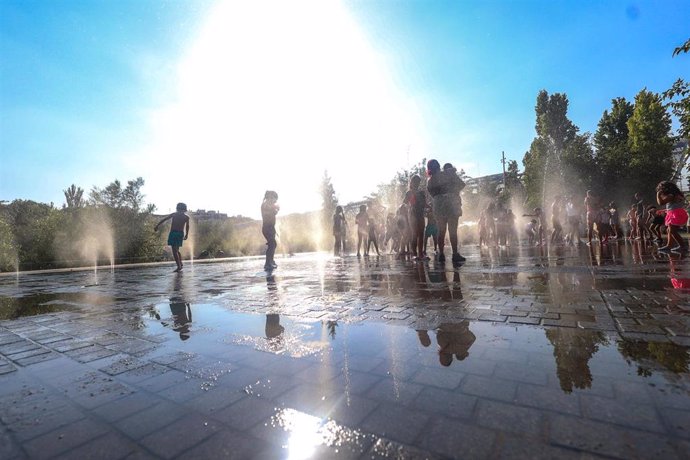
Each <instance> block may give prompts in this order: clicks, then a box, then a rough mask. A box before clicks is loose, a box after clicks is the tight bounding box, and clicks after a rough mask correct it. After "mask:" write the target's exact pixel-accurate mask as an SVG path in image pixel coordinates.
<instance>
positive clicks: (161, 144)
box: [133, 1, 425, 217]
mask: <svg viewBox="0 0 690 460" xmlns="http://www.w3.org/2000/svg"><path fill="white" fill-rule="evenodd" d="M176 82H177V87H176V95H175V96H176V97H175V102H174V103H173V104H171V105H169V106H166V107H161V108H159V109H158V110H156V111H154V112H153V113H152V114H151V117H150V120H151V126H152V137H151V142H150V144H149V145H148V146H147V147H146V148H145V149H144V150H143V151H142V152H137V155H136V157H135V160H133V161H136V162H137V165H138V167H139V168H140V169H141V167H142V162H143V167H144V171H146V174H147V176H145V178H146V179H147V191H148V199H149V200H150V201H151V202H154V203H157V204H158V205H159V207H160V208H161V210H162V211H164V210H167V206H173V205H174V203H175V202H177V201H186V202H187V203H188V204H189V206H190V209H198V208H206V209H219V210H221V211H223V212H227V213H229V214H232V215H234V214H244V215H249V216H253V217H256V216H257V215H258V206H259V203H260V202H261V199H262V197H263V192H264V191H265V190H267V189H273V190H276V191H278V193H279V194H280V202H281V207H282V210H283V212H286V213H288V212H294V211H305V210H311V209H318V208H319V207H320V197H319V195H318V192H317V190H318V185H319V183H320V180H321V178H322V176H323V172H324V170H328V173H329V175H330V176H331V177H332V181H333V185H334V187H335V189H336V192H337V193H338V195H339V198H340V201H341V202H347V201H351V200H357V199H360V198H361V197H362V196H364V195H366V194H368V193H370V192H372V191H374V188H375V186H376V184H378V183H380V182H383V181H387V180H389V179H390V178H391V177H392V176H393V174H394V173H395V171H396V170H398V169H400V168H401V167H404V166H407V162H408V160H409V159H410V158H412V159H417V157H420V158H421V155H423V152H424V149H425V147H424V145H423V141H422V137H421V135H420V133H421V132H422V128H421V124H420V122H419V120H417V119H416V118H417V114H416V113H415V111H414V105H413V101H409V100H406V99H405V98H403V97H401V95H400V94H399V93H398V92H397V90H396V87H395V85H394V83H393V82H392V80H391V79H390V77H389V76H388V73H387V72H386V69H385V67H384V65H383V59H381V57H380V56H378V55H377V53H376V52H375V50H374V49H373V48H372V47H371V46H370V45H369V43H368V42H367V40H366V38H365V36H364V34H363V33H362V32H361V30H360V29H359V28H358V25H357V24H356V23H355V21H354V20H353V18H352V17H351V15H350V13H349V12H348V11H347V9H346V7H345V6H344V5H342V4H340V3H337V2H333V1H313V2H312V1H308V2H307V1H296V2H295V1H290V2H285V1H275V2H273V1H271V2H265V1H258V2H246V1H228V2H222V3H219V4H218V5H217V6H216V7H215V8H214V9H213V11H212V12H211V14H210V15H209V17H208V19H207V21H206V23H205V24H204V26H203V27H202V28H201V30H200V33H199V35H198V36H197V37H196V39H195V41H194V42H193V43H192V44H191V46H190V47H189V48H188V49H187V52H186V53H185V55H184V56H183V58H182V59H181V61H180V62H179V65H178V66H177V75H176ZM409 150H411V151H412V153H409Z"/></svg>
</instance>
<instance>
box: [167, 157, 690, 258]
mask: <svg viewBox="0 0 690 460" xmlns="http://www.w3.org/2000/svg"><path fill="white" fill-rule="evenodd" d="M427 176H428V180H427V186H426V191H424V190H422V188H421V184H422V179H421V177H420V176H419V175H414V176H412V178H411V179H410V182H409V189H408V190H407V192H406V193H405V195H404V197H402V203H401V204H400V205H399V206H398V208H397V211H396V214H395V216H393V215H392V214H389V215H388V219H387V222H386V225H385V226H384V225H383V224H379V223H377V221H376V219H375V218H373V217H372V216H370V215H369V214H368V212H367V206H366V205H361V206H360V208H359V213H358V214H357V215H356V216H355V224H356V226H357V256H361V251H362V250H363V252H364V255H365V256H368V255H369V251H370V250H371V246H372V245H373V247H374V250H376V253H377V254H380V248H379V242H382V243H383V248H386V247H387V246H388V244H389V242H391V250H392V251H395V252H397V253H398V254H400V255H402V256H407V255H409V256H412V257H414V258H415V260H418V261H424V260H429V259H430V258H429V257H428V256H427V252H426V250H427V242H428V240H429V238H432V239H433V242H434V249H435V251H436V258H437V260H438V261H439V262H445V260H446V258H445V252H444V250H445V241H446V234H448V239H449V240H450V245H451V259H452V262H453V265H459V264H461V263H462V262H463V261H464V260H465V257H463V256H462V255H461V254H460V253H459V252H458V248H459V242H458V221H459V218H460V216H462V198H461V196H460V192H461V191H462V189H463V188H464V187H465V183H464V182H463V181H462V179H461V178H460V177H459V176H458V174H457V170H456V169H455V168H454V167H453V165H452V164H450V163H446V164H445V165H444V166H443V168H441V165H440V163H439V162H438V161H437V160H429V162H428V163H427ZM427 196H429V197H430V198H431V199H430V200H428V199H427ZM686 206H687V205H686V202H685V196H684V195H683V193H682V192H681V191H680V189H679V188H678V186H677V185H676V184H674V183H672V182H669V181H663V182H660V183H659V184H658V185H657V187H656V204H645V203H644V200H643V198H642V196H641V195H640V194H639V193H636V194H635V196H634V199H633V203H632V204H631V206H630V208H629V210H628V211H627V214H626V218H627V222H628V228H629V230H628V233H627V236H626V234H625V233H624V231H623V228H622V226H621V218H620V215H619V212H618V207H617V205H616V203H615V202H609V203H606V202H605V201H604V200H603V199H601V198H600V197H598V196H597V195H596V194H595V193H593V192H592V191H591V190H589V191H587V194H586V196H585V198H584V202H583V208H582V210H583V212H581V211H580V208H579V207H578V206H577V205H576V204H575V202H574V201H573V199H572V197H568V198H566V197H563V196H556V197H554V200H553V203H552V204H551V227H552V229H551V233H550V236H549V237H548V240H549V241H550V242H551V244H561V243H566V244H570V245H580V244H581V240H580V225H581V223H582V219H581V217H582V216H583V215H584V223H585V225H586V237H587V244H588V245H591V244H592V240H593V239H594V238H596V239H598V240H599V243H600V244H605V243H606V242H607V241H608V240H610V239H621V238H626V237H627V238H629V239H631V240H642V241H650V242H655V243H657V244H659V246H660V247H659V249H658V250H659V252H671V251H673V252H682V251H686V250H687V242H686V241H685V240H684V239H683V237H682V236H681V235H680V229H681V227H683V226H687V225H688V213H687V211H686V209H685V208H686ZM279 209H280V207H279V206H278V194H277V193H276V192H275V191H272V190H268V191H266V193H265V194H264V200H263V202H262V204H261V217H262V233H263V235H264V237H265V238H266V246H267V248H266V262H265V264H264V269H265V270H266V271H269V272H270V271H272V270H274V269H275V268H277V264H276V263H275V260H274V257H275V251H276V247H277V242H276V229H275V225H276V215H277V214H278V211H279ZM186 211H187V206H186V205H185V204H184V203H178V204H177V208H176V212H174V213H172V214H170V215H168V216H166V217H165V218H163V219H162V220H161V221H160V222H158V224H156V226H155V228H154V230H157V229H158V227H159V226H160V225H161V224H163V223H164V222H165V221H167V220H169V219H170V220H172V224H171V228H170V233H169V235H168V245H170V246H171V248H172V253H173V257H174V259H175V263H176V264H177V268H176V270H175V271H176V272H179V271H181V270H182V268H183V265H182V258H181V256H180V251H179V249H180V247H181V246H182V242H183V240H186V239H187V237H188V235H189V217H188V216H187V215H186V214H185V212H186ZM523 217H530V218H531V219H530V221H529V223H528V224H527V225H526V227H525V235H526V237H527V241H528V244H534V245H543V244H546V235H545V232H546V226H545V223H544V213H543V211H542V209H541V208H535V209H534V211H533V213H530V214H523ZM564 217H565V222H566V228H564V226H563V221H562V220H563V218H564ZM515 219H516V217H515V215H514V214H513V212H512V210H510V209H504V208H503V207H501V206H499V205H496V204H494V203H491V204H489V206H488V207H487V208H486V209H485V210H483V211H482V212H481V213H480V217H479V222H478V227H479V244H480V246H481V245H485V244H486V245H491V244H494V245H507V244H510V243H511V242H516V243H519V236H518V234H517V231H516V226H515ZM347 227H348V226H347V221H346V219H345V213H344V210H343V207H342V206H337V207H336V210H335V214H334V215H333V236H334V238H335V245H334V254H335V255H342V254H344V253H345V241H346V236H347ZM664 229H665V230H664ZM662 231H664V232H665V239H664V238H663V237H662ZM381 237H382V238H381ZM662 244H663V246H662Z"/></svg>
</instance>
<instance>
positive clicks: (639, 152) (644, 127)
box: [627, 89, 673, 199]
mask: <svg viewBox="0 0 690 460" xmlns="http://www.w3.org/2000/svg"><path fill="white" fill-rule="evenodd" d="M627 124H628V132H629V140H628V146H629V149H630V161H629V169H628V178H629V181H630V182H629V184H628V187H629V188H634V189H636V190H637V191H639V192H640V193H642V194H644V195H645V196H646V197H647V198H648V199H652V197H653V196H654V189H655V187H656V184H657V183H658V182H659V181H662V180H668V179H670V178H671V176H672V174H673V139H672V138H671V116H670V115H669V113H668V112H667V111H666V108H665V107H664V105H663V103H662V100H661V96H660V95H658V94H656V93H653V92H651V91H647V90H646V89H643V90H641V91H640V92H639V93H638V94H637V96H635V108H634V110H633V114H632V116H631V117H630V119H629V120H628V123H627Z"/></svg>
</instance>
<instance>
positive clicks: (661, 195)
mask: <svg viewBox="0 0 690 460" xmlns="http://www.w3.org/2000/svg"><path fill="white" fill-rule="evenodd" d="M656 201H657V203H659V204H660V205H662V204H663V205H666V219H665V221H664V222H665V224H666V228H667V229H668V230H667V235H668V236H667V241H666V246H663V247H661V248H659V251H660V252H661V251H663V252H667V251H677V252H680V251H682V250H683V249H685V248H684V246H685V243H684V241H683V238H682V237H681V236H680V233H679V230H680V227H682V226H683V225H686V224H687V223H688V213H687V211H686V210H685V209H684V208H683V206H684V205H685V197H684V196H683V193H681V191H680V189H678V186H677V185H676V184H674V183H673V182H668V181H663V182H660V183H659V185H657V186H656ZM672 243H673V245H672Z"/></svg>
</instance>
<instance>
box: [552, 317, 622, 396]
mask: <svg viewBox="0 0 690 460" xmlns="http://www.w3.org/2000/svg"><path fill="white" fill-rule="evenodd" d="M546 338H547V339H549V342H551V345H553V356H554V358H556V374H557V375H558V381H559V382H560V384H561V389H562V390H563V391H564V392H566V393H571V392H572V391H573V388H579V389H585V388H591V387H592V372H591V371H590V369H589V360H590V359H592V357H593V356H594V354H595V353H596V352H597V351H599V345H600V344H602V345H607V344H608V339H607V338H606V336H605V335H604V334H603V333H602V332H599V331H583V330H579V329H574V328H559V329H555V328H554V329H548V330H547V331H546Z"/></svg>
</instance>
